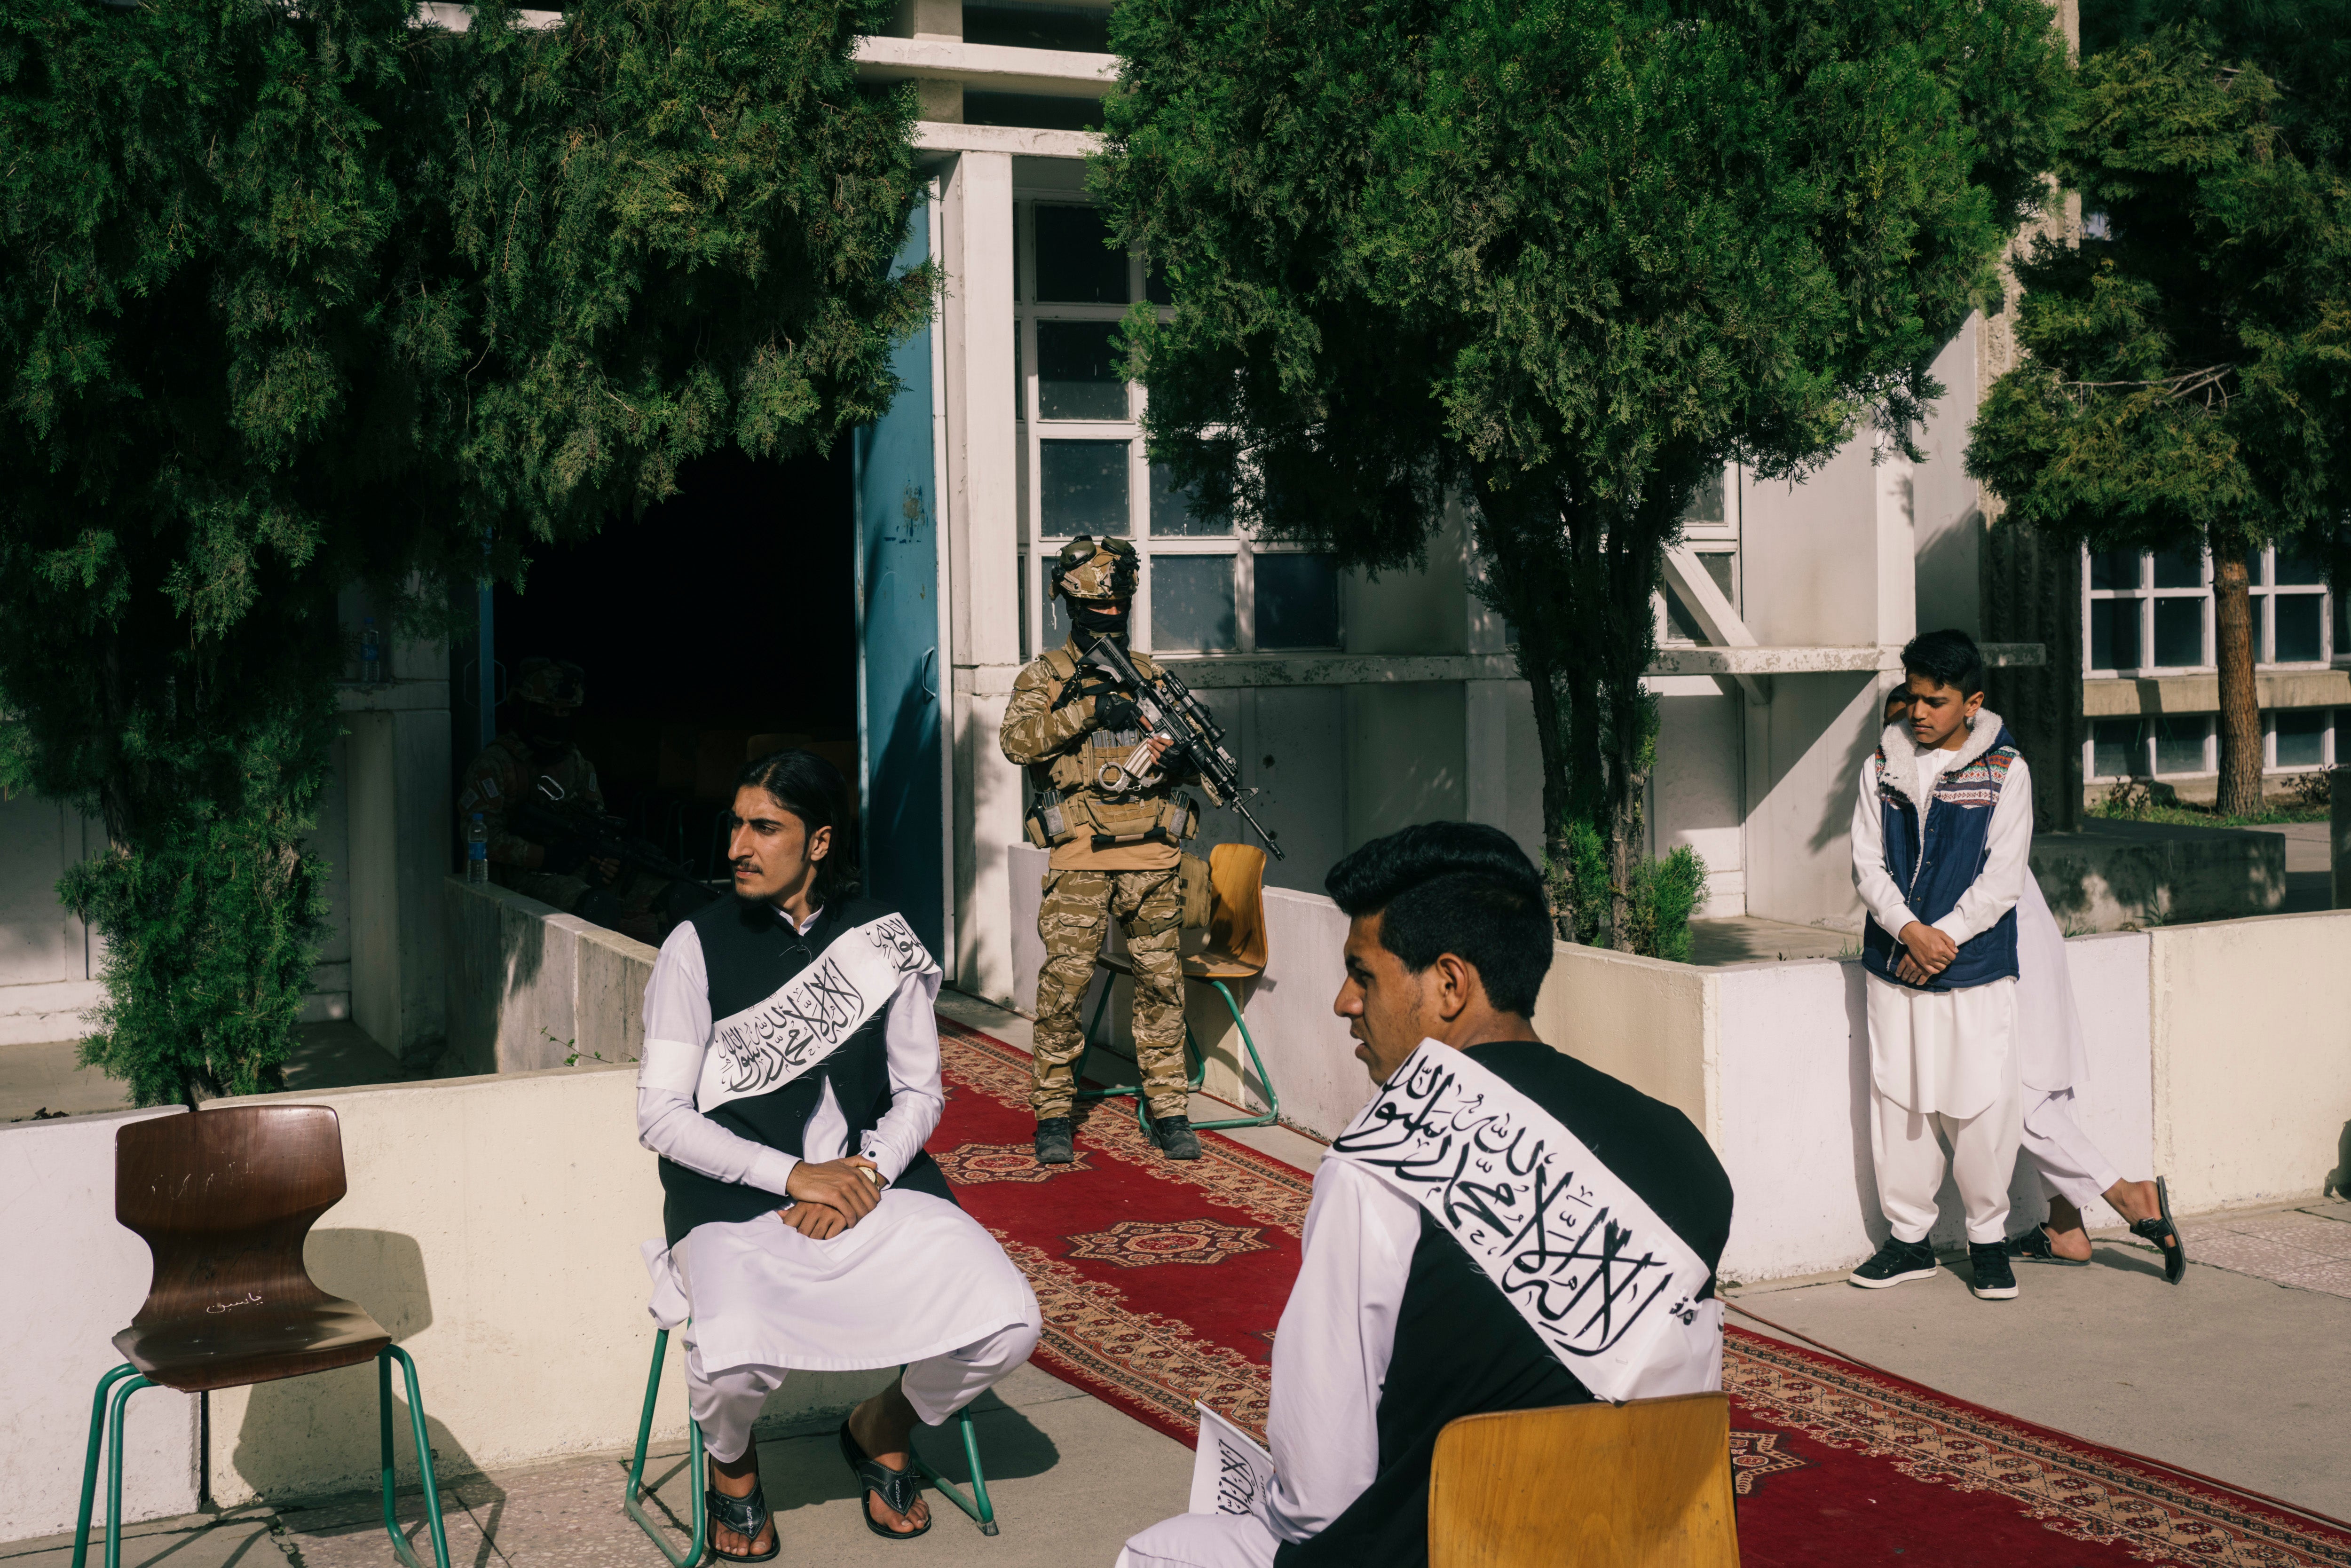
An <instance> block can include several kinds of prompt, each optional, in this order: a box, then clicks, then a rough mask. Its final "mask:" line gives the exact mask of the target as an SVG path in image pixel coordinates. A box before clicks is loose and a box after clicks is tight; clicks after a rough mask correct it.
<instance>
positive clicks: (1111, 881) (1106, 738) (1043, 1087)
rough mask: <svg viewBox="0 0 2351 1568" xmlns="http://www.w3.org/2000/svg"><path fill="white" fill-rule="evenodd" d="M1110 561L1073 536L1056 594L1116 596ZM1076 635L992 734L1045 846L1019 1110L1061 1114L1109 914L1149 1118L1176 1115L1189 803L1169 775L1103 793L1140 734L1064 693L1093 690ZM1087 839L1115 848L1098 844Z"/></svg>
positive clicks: (1183, 1108)
mask: <svg viewBox="0 0 2351 1568" xmlns="http://www.w3.org/2000/svg"><path fill="white" fill-rule="evenodd" d="M1120 554H1123V556H1124V559H1125V560H1127V561H1130V562H1131V561H1132V559H1133V556H1132V553H1131V551H1128V550H1127V549H1126V546H1125V543H1124V541H1123V540H1105V541H1104V548H1102V549H1099V550H1098V549H1096V547H1095V546H1094V544H1093V542H1092V540H1091V539H1085V538H1080V539H1077V540H1073V541H1071V545H1070V546H1069V547H1067V548H1066V549H1064V550H1063V552H1062V560H1063V562H1064V563H1065V565H1066V563H1068V562H1069V561H1071V559H1073V558H1074V559H1079V560H1080V561H1081V563H1082V564H1080V565H1078V566H1076V567H1075V568H1074V569H1072V570H1064V571H1063V572H1062V573H1061V582H1060V585H1059V588H1060V591H1061V592H1062V593H1064V594H1065V595H1067V596H1069V597H1071V598H1073V599H1081V600H1104V599H1110V598H1113V597H1122V598H1123V597H1124V595H1120V594H1114V593H1113V592H1112V591H1111V589H1112V588H1113V580H1112V579H1113V570H1114V569H1115V567H1116V564H1117V561H1116V558H1117V557H1118V556H1119V555H1120ZM1079 636H1080V633H1077V632H1072V633H1071V641H1070V642H1068V643H1064V644H1062V645H1061V647H1059V648H1056V649H1054V650H1052V651H1051V652H1050V653H1047V654H1045V656H1044V657H1042V658H1040V659H1037V660H1035V661H1034V662H1032V663H1031V664H1029V667H1028V668H1026V669H1024V670H1022V671H1021V672H1020V675H1019V679H1018V680H1016V681H1015V682H1013V685H1012V700H1011V701H1010V702H1009V703H1008V705H1007V706H1006V707H1005V710H1004V728H1003V732H1002V736H1001V740H1002V744H1003V747H1004V755H1005V757H1006V758H1007V759H1008V760H1009V761H1012V762H1016V763H1019V765H1020V766H1021V767H1023V768H1026V769H1028V772H1029V783H1030V785H1031V787H1032V790H1033V793H1034V795H1035V797H1036V804H1034V805H1032V807H1031V809H1030V811H1029V841H1030V842H1031V843H1034V844H1036V845H1037V846H1038V847H1039V848H1040V849H1047V848H1050V850H1051V852H1052V859H1051V862H1050V868H1049V869H1048V870H1047V872H1046V873H1045V886H1044V902H1043V904H1042V905H1041V906H1040V909H1039V910H1038V914H1037V934H1038V936H1040V937H1042V938H1043V939H1044V943H1045V965H1044V967H1043V969H1042V970H1040V972H1039V974H1038V977H1037V1029H1036V1045H1035V1050H1034V1067H1033V1070H1032V1071H1033V1072H1034V1074H1035V1076H1034V1079H1033V1081H1032V1082H1031V1084H1030V1088H1029V1104H1030V1105H1031V1107H1032V1108H1033V1109H1034V1110H1035V1112H1036V1113H1037V1117H1038V1119H1039V1120H1040V1121H1043V1120H1046V1119H1048V1118H1050V1117H1056V1116H1067V1115H1069V1114H1070V1113H1071V1106H1072V1103H1073V1097H1074V1095H1075V1094H1076V1092H1077V1062H1078V1059H1079V1058H1080V1057H1081V1055H1083V1054H1084V1051H1085V1034H1084V1026H1083V1023H1082V1022H1081V1019H1079V1017H1078V1004H1079V1001H1080V998H1082V997H1083V996H1084V994H1085V990H1086V987H1087V984H1088V983H1089V982H1090V981H1091V980H1092V977H1093V971H1094V955H1096V954H1097V953H1099V952H1101V951H1102V936H1103V932H1104V928H1105V926H1106V925H1108V923H1109V921H1110V920H1111V919H1112V918H1113V917H1114V918H1116V919H1117V921H1118V923H1119V929H1120V931H1121V932H1122V933H1123V935H1124V936H1125V937H1126V946H1127V952H1128V953H1129V954H1130V955H1131V956H1133V958H1134V1055H1135V1062H1136V1065H1137V1066H1138V1067H1139V1068H1140V1069H1141V1070H1142V1075H1143V1086H1144V1095H1145V1097H1146V1098H1147V1099H1148V1101H1149V1102H1150V1106H1151V1114H1152V1115H1153V1116H1155V1117H1164V1116H1181V1115H1184V1114H1185V1113H1186V1112H1187V1110H1188V1109H1189V1107H1190V1096H1189V1094H1188V1092H1186V1080H1187V1074H1186V1071H1185V1063H1184V973H1183V965H1182V961H1181V958H1180V956H1179V955H1178V953H1177V944H1178V942H1179V941H1180V940H1181V938H1182V936H1183V930H1182V926H1183V914H1184V891H1183V884H1182V880H1181V873H1180V870H1179V867H1178V861H1179V859H1180V852H1179V846H1180V845H1181V844H1182V842H1183V841H1184V840H1185V839H1186V838H1188V837H1190V836H1191V833H1192V831H1193V828H1194V826H1195V824H1196V821H1197V808H1196V807H1195V806H1194V805H1193V803H1192V802H1191V801H1190V800H1187V799H1186V798H1185V797H1183V796H1181V795H1178V794H1177V793H1176V792H1175V783H1176V782H1177V781H1176V780H1175V779H1168V778H1165V777H1160V778H1156V779H1153V780H1151V781H1150V782H1148V783H1146V784H1144V785H1143V786H1141V787H1139V788H1129V789H1123V790H1118V791H1113V790H1111V789H1105V788H1103V786H1102V777H1103V770H1104V769H1105V768H1115V767H1117V766H1118V765H1120V764H1123V762H1124V761H1125V760H1126V759H1127V758H1128V757H1129V755H1130V754H1131V753H1133V752H1134V749H1135V747H1137V746H1139V745H1140V744H1141V743H1142V740H1143V737H1142V735H1141V734H1140V733H1139V732H1138V731H1134V730H1123V731H1116V732H1112V731H1105V730H1102V729H1101V728H1099V727H1097V726H1096V722H1095V716H1094V714H1095V707H1096V705H1097V704H1098V703H1099V702H1101V701H1102V697H1103V695H1105V692H1106V689H1107V688H1106V687H1105V689H1104V692H1092V691H1088V695H1075V694H1073V693H1072V692H1071V686H1072V685H1076V686H1077V687H1078V688H1079V689H1080V690H1087V689H1088V688H1090V687H1091V686H1092V685H1096V684H1097V683H1094V682H1092V681H1090V680H1089V679H1088V676H1090V675H1091V674H1092V672H1091V671H1088V672H1087V673H1086V674H1080V673H1079V664H1080V661H1081V659H1082V658H1083V657H1084V655H1083V653H1082V651H1081V646H1080V643H1079V640H1078V639H1079ZM1088 645H1091V644H1088ZM1129 656H1130V657H1131V658H1133V660H1134V665H1135V668H1136V670H1137V671H1139V672H1140V673H1141V674H1144V676H1146V677H1148V676H1151V675H1155V674H1157V673H1158V666H1157V665H1155V664H1153V663H1152V661H1151V660H1150V658H1149V657H1148V656H1147V655H1145V654H1143V653H1132V652H1131V653H1130V655H1129ZM1112 777H1113V778H1115V777H1117V775H1116V774H1114V773H1113V775H1112ZM1098 837H1099V838H1102V839H1117V840H1121V842H1117V843H1113V844H1105V845H1103V846H1102V847H1100V848H1097V847H1096V840H1097V838H1098Z"/></svg>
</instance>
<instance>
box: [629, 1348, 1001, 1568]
mask: <svg viewBox="0 0 2351 1568" xmlns="http://www.w3.org/2000/svg"><path fill="white" fill-rule="evenodd" d="M667 1354H669V1330H667V1329H655V1330H654V1331H653V1370H652V1371H651V1372H650V1373H648V1374H647V1375H646V1376H645V1405H644V1410H643V1414H641V1415H640V1416H638V1417H637V1450H636V1453H635V1455H634V1456H633V1457H632V1458H631V1459H630V1461H629V1479H628V1483H627V1487H626V1489H625V1490H623V1491H622V1494H621V1507H622V1509H624V1510H625V1511H627V1513H628V1516H629V1517H630V1518H631V1519H633V1520H635V1521H637V1528H638V1529H640V1530H642V1531H644V1532H645V1534H646V1535H647V1536H648V1537H650V1538H651V1539H652V1541H653V1544H654V1545H655V1546H657V1547H659V1548H661V1554H662V1555H663V1556H664V1557H666V1558H668V1559H669V1560H670V1563H671V1568H695V1564H697V1563H700V1562H701V1561H702V1559H703V1554H704V1553H705V1552H706V1551H707V1550H708V1548H709V1545H710V1521H709V1519H708V1518H707V1517H706V1516H705V1515H706V1511H707V1509H708V1504H707V1503H705V1501H704V1494H705V1492H706V1491H708V1490H709V1488H710V1468H709V1460H708V1458H706V1457H705V1455H704V1453H703V1451H702V1428H701V1427H699V1426H697V1425H696V1424H695V1422H694V1421H693V1420H692V1419H691V1418H689V1419H688V1420H687V1421H686V1423H685V1430H686V1445H687V1448H686V1465H687V1475H686V1479H687V1481H688V1483H689V1484H690V1485H691V1486H692V1487H693V1489H694V1539H693V1541H692V1542H690V1543H689V1544H688V1545H687V1547H686V1550H685V1551H684V1552H678V1551H676V1550H674V1549H673V1548H672V1547H671V1545H670V1543H669V1542H668V1540H667V1539H666V1538H664V1536H663V1534H662V1531H661V1529H660V1527H659V1526H657V1525H655V1524H654V1523H653V1520H652V1518H651V1517H650V1516H648V1515H647V1514H646V1512H645V1510H644V1503H643V1495H644V1482H645V1453H646V1450H647V1449H648V1448H651V1447H652V1445H653V1402H654V1401H655V1400H656V1399H658V1398H659V1397H660V1396H661V1375H662V1361H663V1359H664V1357H665V1356H666V1355H667ZM899 1370H901V1371H904V1368H903V1367H902V1368H900V1369H899ZM956 1423H957V1425H958V1426H959V1427H961V1428H962V1432H963V1455H964V1460H965V1462H966V1463H967V1464H968V1465H970V1466H971V1490H970V1491H968V1492H966V1491H965V1490H963V1489H962V1488H960V1487H958V1486H956V1484H955V1483H954V1482H953V1481H951V1480H949V1479H947V1478H946V1477H945V1476H943V1475H941V1474H940V1473H939V1472H938V1471H937V1470H936V1469H934V1468H933V1467H932V1465H931V1462H930V1461H929V1460H928V1459H925V1458H923V1454H922V1450H921V1449H919V1448H916V1449H915V1450H914V1469H917V1470H919V1471H921V1472H922V1476H923V1479H925V1480H926V1481H928V1482H930V1483H931V1485H932V1486H934V1487H935V1488H937V1489H938V1490H939V1492H940V1493H941V1494H942V1495H944V1496H945V1497H946V1500H948V1501H949V1502H951V1503H953V1504H955V1505H956V1507H957V1508H959V1509H961V1510H963V1511H964V1512H965V1513H967V1514H968V1515H970V1517H971V1519H972V1521H973V1522H974V1523H976V1524H977V1525H978V1526H979V1529H980V1533H981V1534H983V1535H994V1534H996V1533H997V1529H996V1505H995V1504H994V1503H992V1502H990V1501H989V1500H988V1498H987V1476H986V1475H985V1474H984V1473H982V1471H981V1470H980V1468H979V1436H978V1434H977V1433H976V1432H974V1431H973V1430H972V1426H971V1410H970V1408H969V1407H968V1406H967V1407H966V1408H965V1409H964V1410H962V1411H961V1412H960V1413H959V1414H958V1415H957V1416H956ZM858 1506H859V1507H861V1508H862V1507H863V1506H864V1501H863V1499H862V1498H861V1499H860V1500H859V1503H858Z"/></svg>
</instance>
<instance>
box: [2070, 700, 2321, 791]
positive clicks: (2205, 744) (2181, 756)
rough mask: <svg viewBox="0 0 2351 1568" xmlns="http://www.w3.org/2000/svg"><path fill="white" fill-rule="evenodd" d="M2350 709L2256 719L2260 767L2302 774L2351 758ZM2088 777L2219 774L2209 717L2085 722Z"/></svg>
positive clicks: (2274, 713)
mask: <svg viewBox="0 0 2351 1568" xmlns="http://www.w3.org/2000/svg"><path fill="white" fill-rule="evenodd" d="M2346 729H2351V708H2278V709H2273V710H2271V711H2268V712H2264V713H2263V714H2262V770H2263V771H2264V772H2271V773H2306V772H2310V771H2313V770H2314V769H2318V768H2332V767H2334V766H2335V763H2336V761H2337V759H2351V733H2346ZM2088 749H2089V756H2088V758H2086V761H2087V763H2088V766H2089V777H2090V779H2092V780H2094V781H2103V780H2109V779H2164V778H2179V777H2182V776H2191V777H2192V776H2194V775H2198V774H2213V773H2218V772H2219V771H2220V729H2219V724H2218V721H2217V720H2216V719H2215V717H2214V716H2212V715H2210V714H2143V715H2141V716H2138V717H2137V718H2100V719H2093V720H2091V721H2090V738H2089V743H2088Z"/></svg>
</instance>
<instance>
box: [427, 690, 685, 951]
mask: <svg viewBox="0 0 2351 1568" xmlns="http://www.w3.org/2000/svg"><path fill="white" fill-rule="evenodd" d="M587 700H588V689H587V678H586V672H584V671H583V670H581V669H580V666H579V665H578V664H573V663H572V662H571V661H570V660H569V659H549V658H538V657H534V658H528V659H525V660H523V661H522V663H521V664H519V665H518V666H517V668H516V671H515V683H514V688H513V690H512V691H511V692H510V693H509V694H508V695H507V725H506V727H505V728H503V729H502V730H500V731H499V732H498V737H497V738H496V740H493V741H491V742H490V744H489V745H487V746H486V747H483V748H482V751H481V754H480V755H479V756H477V757H475V758H474V760H473V762H472V763H471V764H469V765H468V766H467V767H466V768H465V782H464V784H463V785H462V786H460V788H459V790H458V795H457V841H458V842H460V843H463V842H465V830H466V829H467V827H468V826H469V825H470V822H471V819H472V818H473V817H475V816H476V815H479V816H480V817H481V819H482V825H483V826H484V827H486V828H487V829H488V830H489V862H490V880H491V881H493V882H495V883H497V884H498V885H499V886H500V887H509V888H512V889H514V891H515V892H517V893H519V894H522V895H523V896H524V897H526V898H535V899H537V900H538V901H539V902H540V903H541V904H553V905H554V906H555V907H556V908H558V909H560V910H562V911H563V912H564V913H566V914H568V915H578V916H579V917H580V919H582V920H586V921H588V922H590V923H591V924H593V925H601V926H604V927H605V928H607V929H608V930H612V931H618V932H620V933H621V934H622V936H633V937H635V938H636V939H637V940H638V941H640V942H647V943H651V944H653V946H660V944H661V941H662V939H663V938H664V936H668V935H669V932H670V929H671V927H673V926H674V925H676V924H677V923H678V922H679V921H680V920H682V919H684V917H685V916H686V915H689V914H691V913H692V912H693V911H694V910H695V909H697V908H699V907H701V906H702V905H703V904H707V903H708V902H710V900H711V898H712V897H713V896H714V895H713V894H711V892H710V890H709V889H707V888H705V887H703V886H701V885H700V884H699V883H694V882H691V881H687V880H684V878H681V877H673V876H670V875H666V874H664V873H659V872H656V871H653V870H652V869H650V866H649V865H645V864H632V863H628V862H625V861H624V860H623V859H622V858H620V857H619V856H617V855H614V854H611V853H608V852H600V851H599V848H598V846H597V844H596V843H595V842H594V841H592V840H591V839H590V836H589V833H588V831H583V830H584V827H585V824H584V822H582V823H578V824H575V823H571V822H565V821H559V820H558V819H559V816H561V815H562V814H564V813H569V815H570V816H572V817H574V818H582V819H593V818H601V816H602V815H603V811H604V791H603V789H602V787H601V785H599V784H598V783H597V781H596V765H595V764H594V763H593V762H591V761H590V760H589V759H588V756H587V754H586V753H585V752H583V751H581V750H580V747H578V746H577V745H576V744H574V742H573V740H572V731H573V728H574V726H575V721H576V720H577V718H578V716H579V712H580V705H581V704H583V703H585V702H586V701H587ZM549 808H554V810H549ZM632 858H646V859H650V858H651V857H649V856H644V855H643V854H642V853H639V854H637V855H635V856H632Z"/></svg>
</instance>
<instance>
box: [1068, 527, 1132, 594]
mask: <svg viewBox="0 0 2351 1568" xmlns="http://www.w3.org/2000/svg"><path fill="white" fill-rule="evenodd" d="M1052 575H1053V582H1052V587H1051V589H1050V591H1049V597H1050V594H1053V593H1058V594H1060V595H1061V597H1062V598H1064V599H1066V600H1068V601H1071V603H1073V604H1075V603H1078V602H1081V601H1084V602H1091V603H1096V604H1099V603H1102V602H1105V601H1110V600H1116V599H1132V598H1134V584H1135V580H1136V578H1137V576H1138V575H1139V568H1138V563H1137V561H1136V559H1135V555H1134V546H1133V545H1131V544H1129V543H1127V542H1126V541H1125V540H1124V539H1117V538H1106V539H1103V540H1102V542H1101V543H1099V544H1097V543H1095V542H1094V540H1093V538H1092V537H1091V536H1089V535H1086V534H1080V535H1079V536H1078V537H1077V538H1073V539H1071V541H1070V542H1069V543H1068V544H1065V545H1063V546H1062V547H1061V554H1060V555H1058V556H1056V557H1054V558H1053V570H1052Z"/></svg>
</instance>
